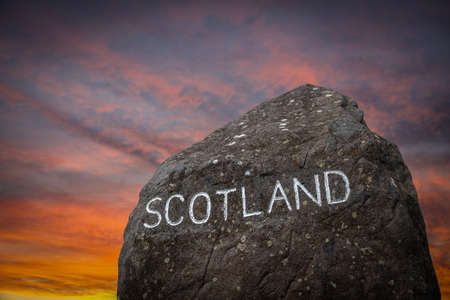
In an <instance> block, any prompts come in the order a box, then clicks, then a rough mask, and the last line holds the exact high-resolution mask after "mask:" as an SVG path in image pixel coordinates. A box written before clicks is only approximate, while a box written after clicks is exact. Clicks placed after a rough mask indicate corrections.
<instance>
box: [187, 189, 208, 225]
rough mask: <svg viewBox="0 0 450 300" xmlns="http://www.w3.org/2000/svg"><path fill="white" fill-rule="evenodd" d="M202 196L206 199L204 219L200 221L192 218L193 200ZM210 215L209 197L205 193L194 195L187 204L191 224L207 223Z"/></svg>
mask: <svg viewBox="0 0 450 300" xmlns="http://www.w3.org/2000/svg"><path fill="white" fill-rule="evenodd" d="M200 196H203V197H205V198H206V217H205V218H203V219H201V220H197V219H196V218H195V216H194V203H195V200H196V199H197V198H198V197H200ZM210 215H211V198H209V195H208V194H207V193H204V192H201V193H198V194H195V195H194V196H193V197H192V198H191V202H190V203H189V217H190V218H191V220H192V222H193V223H194V224H203V223H206V222H208V219H209V216H210Z"/></svg>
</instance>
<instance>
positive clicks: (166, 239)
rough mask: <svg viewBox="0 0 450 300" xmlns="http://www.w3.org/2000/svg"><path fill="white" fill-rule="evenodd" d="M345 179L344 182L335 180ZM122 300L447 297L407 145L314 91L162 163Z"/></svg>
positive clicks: (123, 262) (132, 240)
mask: <svg viewBox="0 0 450 300" xmlns="http://www.w3.org/2000/svg"><path fill="white" fill-rule="evenodd" d="M336 170H338V171H341V172H342V173H326V172H329V171H336ZM326 174H328V175H326ZM340 174H341V175H340ZM342 174H343V175H342ZM315 175H317V176H315ZM294 178H295V179H297V180H298V182H300V183H301V184H303V187H304V188H305V189H306V190H307V191H308V192H309V193H310V196H308V195H307V193H306V192H304V191H303V189H302V188H301V187H300V185H298V184H297V185H296V184H294V182H295V181H294ZM345 178H347V179H348V182H349V194H348V190H347V189H346V183H345ZM326 179H328V187H329V190H328V192H327V190H326V189H325V187H326V186H327V182H326ZM315 180H317V181H318V183H319V190H320V194H321V197H320V199H321V205H319V204H318V202H319V200H318V199H317V198H318V196H317V194H316V181H315ZM277 181H279V184H280V185H279V186H278V187H277ZM226 189H235V191H232V192H229V193H228V194H227V200H228V205H227V206H226V207H225V203H224V202H225V201H224V198H225V197H224V193H225V192H222V193H221V194H220V193H219V194H218V193H217V191H220V190H226ZM244 189H245V191H244ZM274 191H275V193H274ZM200 192H203V193H207V194H208V196H209V198H210V202H209V204H210V214H209V215H208V212H207V209H208V201H207V198H206V195H205V194H200V195H199V196H198V197H197V198H195V197H194V195H196V194H198V193H200ZM243 192H245V193H244V194H245V206H246V207H245V209H244V207H243V206H244V200H243ZM283 192H284V194H285V196H286V198H283V197H284V196H283ZM177 194H179V195H182V196H183V199H184V201H182V199H181V198H180V197H179V196H175V197H172V198H171V199H172V200H171V201H170V202H169V204H168V210H167V212H168V220H167V219H166V215H165V208H166V204H167V202H168V201H167V200H168V198H169V197H171V196H173V195H177ZM296 196H298V197H296ZM155 197H159V198H158V199H157V200H154V199H155ZM193 198H195V199H194V200H193ZM272 198H273V207H272V209H271V201H272ZM297 199H298V203H297ZM151 200H153V201H151ZM343 200H345V201H343ZM191 204H192V207H193V210H192V216H190V214H189V207H190V205H191ZM225 210H226V214H227V216H226V217H225ZM258 212H259V214H257V213H258ZM158 214H159V215H158ZM168 221H169V222H172V223H175V224H177V223H179V224H178V225H174V226H172V225H170V224H168ZM194 221H195V222H197V223H201V222H202V221H205V222H204V223H202V224H196V223H195V222H194ZM145 224H146V225H145ZM156 225H157V226H156ZM146 226H147V227H146ZM150 227H152V228H150ZM117 294H118V297H119V299H120V300H128V299H158V298H161V299H280V298H287V299H294V298H302V297H304V298H308V299H394V298H395V299H439V298H440V291H439V286H438V283H437V280H436V275H435V273H434V269H433V265H432V262H431V259H430V255H429V251H428V243H427V238H426V231H425V224H424V221H423V217H422V214H421V211H420V208H419V204H418V201H417V194H416V191H415V188H414V185H413V183H412V180H411V175H410V172H409V171H408V168H407V167H406V165H405V163H404V162H403V159H402V157H401V155H400V152H399V150H398V148H397V146H396V145H394V144H392V143H391V142H389V141H387V140H386V139H384V138H382V137H380V136H378V135H377V134H375V133H373V132H371V131H370V130H369V129H368V127H367V126H366V124H365V122H364V119H363V113H362V111H361V110H360V109H359V108H358V106H357V104H356V102H355V101H354V100H352V99H351V98H349V97H346V96H343V95H341V94H339V93H337V92H335V91H333V90H329V89H326V88H323V87H315V86H313V85H309V84H308V85H303V86H300V87H298V88H296V89H294V90H292V91H290V92H288V93H285V94H283V95H281V96H279V97H277V98H275V99H272V100H270V101H267V102H265V103H262V104H260V105H258V106H256V107H255V108H253V109H252V110H250V111H249V112H248V113H246V114H244V115H243V116H241V117H240V118H239V119H238V120H235V121H233V122H231V123H229V124H227V125H226V126H225V127H223V128H220V129H218V130H216V131H214V132H213V133H212V134H210V135H209V136H208V137H206V138H205V139H204V140H203V141H201V142H199V143H196V144H194V145H192V146H191V147H189V148H188V149H186V150H184V151H182V152H180V153H178V154H177V155H174V156H172V157H170V158H169V159H167V160H166V161H165V162H164V163H163V164H162V165H161V167H160V168H159V169H158V171H157V172H156V173H155V174H154V176H153V178H152V179H151V180H150V181H149V182H148V183H147V184H146V185H145V186H144V187H143V189H142V191H141V193H140V195H139V202H138V204H137V207H136V208H135V209H134V211H133V212H132V213H131V215H130V217H129V221H128V225H127V227H126V229H125V233H124V243H123V247H122V251H121V253H120V258H119V279H118V290H117Z"/></svg>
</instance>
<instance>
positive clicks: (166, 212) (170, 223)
mask: <svg viewBox="0 0 450 300" xmlns="http://www.w3.org/2000/svg"><path fill="white" fill-rule="evenodd" d="M173 198H179V199H180V201H181V202H184V198H183V196H182V195H180V194H176V195H172V196H170V198H169V199H167V202H166V210H165V215H166V221H167V224H169V225H171V226H177V225H180V223H181V222H183V219H184V217H183V216H181V217H180V218H179V219H178V221H175V222H172V221H171V220H170V218H169V206H170V201H171V200H172V199H173Z"/></svg>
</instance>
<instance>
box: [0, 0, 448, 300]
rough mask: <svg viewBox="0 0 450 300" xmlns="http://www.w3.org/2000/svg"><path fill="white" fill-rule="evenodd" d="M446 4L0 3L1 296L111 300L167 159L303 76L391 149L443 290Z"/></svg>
mask: <svg viewBox="0 0 450 300" xmlns="http://www.w3.org/2000/svg"><path fill="white" fill-rule="evenodd" d="M449 46H450V9H449V4H448V2H445V1H442V2H441V1H428V2H425V1H423V2H418V1H407V2H406V1H404V2H403V1H367V2H365V1H353V2H350V1H333V2H329V1H311V2H308V1H293V2H287V1H254V2H251V1H203V2H202V1H195V2H192V1H161V2H157V1H145V2H144V1H143V2H136V1H123V2H114V1H48V2H47V1H27V2H25V1H0V128H1V129H0V299H1V300H6V299H7V300H12V299H14V300H34V299H54V298H56V299H114V295H115V290H116V280H117V259H118V255H119V251H120V247H121V244H122V234H123V230H124V228H125V226H126V223H127V219H128V215H129V214H130V212H131V210H132V209H133V208H134V207H135V206H136V204H137V201H138V194H139V191H140V189H141V188H142V187H143V185H144V184H145V183H146V182H147V181H148V180H149V179H150V178H151V176H152V174H153V173H154V172H155V170H156V169H157V168H158V166H159V165H160V163H161V162H163V161H164V160H165V159H166V158H168V157H169V156H171V155H173V154H175V153H177V152H179V151H181V150H183V149H184V148H186V147H188V146H189V145H191V144H192V143H194V142H198V141H200V140H202V139H203V138H204V137H206V136H207V135H208V134H209V133H211V132H212V131H213V130H215V129H217V128H219V127H221V126H223V125H225V124H226V123H227V122H229V121H232V120H234V119H236V118H237V117H238V116H239V115H241V114H243V113H245V112H246V111H248V110H249V109H250V108H252V107H254V106H255V105H257V104H259V103H262V102H264V101H266V100H268V99H270V98H273V97H275V96H278V95H280V94H282V93H284V92H287V91H289V90H291V89H293V88H295V87H297V86H299V85H302V84H306V83H311V84H315V85H320V86H324V87H327V88H331V89H335V90H337V91H338V92H340V93H342V94H344V95H347V96H350V97H352V98H354V99H355V100H356V101H357V102H358V104H359V106H360V108H361V109H362V110H363V111H364V113H365V119H366V122H367V124H368V126H369V128H370V129H371V130H373V131H374V132H376V133H378V134H380V135H382V136H384V137H385V138H387V139H389V140H390V141H392V142H394V143H396V144H397V145H398V146H399V149H400V151H401V153H402V155H403V158H404V160H405V162H406V163H407V165H408V167H409V169H410V171H411V173H412V176H413V180H414V184H415V186H416V188H417V191H418V194H419V203H420V206H421V208H422V212H423V216H424V219H425V223H426V226H427V233H428V242H429V246H430V251H431V255H432V259H433V263H434V267H435V270H436V273H437V275H438V280H439V283H440V286H441V292H442V294H443V297H444V298H446V297H447V298H448V299H450V255H449V253H450V218H449V215H450V202H449V199H450V185H449V184H448V182H449V180H450V131H449V128H450V84H449V82H450V71H449V69H450V51H449Z"/></svg>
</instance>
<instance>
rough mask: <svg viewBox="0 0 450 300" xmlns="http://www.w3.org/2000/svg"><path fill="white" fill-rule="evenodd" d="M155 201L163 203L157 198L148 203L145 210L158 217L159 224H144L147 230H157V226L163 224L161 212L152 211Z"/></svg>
mask: <svg viewBox="0 0 450 300" xmlns="http://www.w3.org/2000/svg"><path fill="white" fill-rule="evenodd" d="M154 201H161V198H159V197H156V198H153V199H152V200H150V201H148V203H147V205H146V206H145V209H146V210H147V212H148V213H149V214H153V215H157V216H158V222H156V223H155V224H151V225H149V224H147V223H144V227H146V228H155V227H156V226H158V225H159V223H161V219H162V217H161V214H160V213H159V211H157V210H153V209H150V204H152V202H154Z"/></svg>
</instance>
